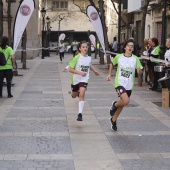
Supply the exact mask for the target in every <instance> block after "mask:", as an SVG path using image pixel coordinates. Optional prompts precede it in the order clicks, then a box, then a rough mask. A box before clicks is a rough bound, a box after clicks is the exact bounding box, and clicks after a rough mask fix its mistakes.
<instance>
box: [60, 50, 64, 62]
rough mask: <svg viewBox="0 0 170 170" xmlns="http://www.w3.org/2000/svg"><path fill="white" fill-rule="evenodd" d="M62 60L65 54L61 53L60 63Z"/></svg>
mask: <svg viewBox="0 0 170 170" xmlns="http://www.w3.org/2000/svg"><path fill="white" fill-rule="evenodd" d="M62 58H63V59H64V52H60V61H62Z"/></svg>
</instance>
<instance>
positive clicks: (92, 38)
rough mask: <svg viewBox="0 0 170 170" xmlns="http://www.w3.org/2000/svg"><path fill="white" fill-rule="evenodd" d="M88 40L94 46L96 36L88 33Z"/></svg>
mask: <svg viewBox="0 0 170 170" xmlns="http://www.w3.org/2000/svg"><path fill="white" fill-rule="evenodd" d="M89 38H90V41H91V43H92V44H93V47H94V48H96V38H95V36H94V35H93V34H90V35H89Z"/></svg>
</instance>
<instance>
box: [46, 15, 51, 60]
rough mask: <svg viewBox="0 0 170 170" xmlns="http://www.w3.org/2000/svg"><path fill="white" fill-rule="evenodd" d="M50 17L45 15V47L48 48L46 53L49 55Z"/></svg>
mask: <svg viewBox="0 0 170 170" xmlns="http://www.w3.org/2000/svg"><path fill="white" fill-rule="evenodd" d="M50 22H51V21H50V18H49V16H47V17H46V23H47V41H46V42H47V43H46V45H47V48H48V50H47V55H48V56H49V57H50V52H49V39H50V38H49V36H50Z"/></svg>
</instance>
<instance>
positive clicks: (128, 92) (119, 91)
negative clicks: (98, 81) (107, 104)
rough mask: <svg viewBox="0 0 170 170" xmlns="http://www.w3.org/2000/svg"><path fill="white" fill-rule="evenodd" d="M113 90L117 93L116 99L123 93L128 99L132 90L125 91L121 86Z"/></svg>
mask: <svg viewBox="0 0 170 170" xmlns="http://www.w3.org/2000/svg"><path fill="white" fill-rule="evenodd" d="M115 89H116V91H117V93H118V97H120V95H121V94H123V93H127V95H128V97H130V96H131V93H132V90H126V89H125V88H124V87H123V86H118V87H116V88H115Z"/></svg>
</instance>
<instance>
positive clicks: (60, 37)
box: [59, 33, 66, 42]
mask: <svg viewBox="0 0 170 170" xmlns="http://www.w3.org/2000/svg"><path fill="white" fill-rule="evenodd" d="M65 37H66V35H65V34H64V33H62V34H60V36H59V42H60V41H61V40H64V39H65Z"/></svg>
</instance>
